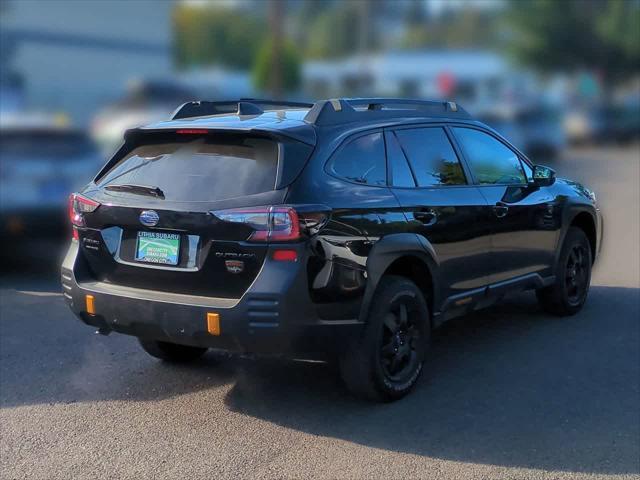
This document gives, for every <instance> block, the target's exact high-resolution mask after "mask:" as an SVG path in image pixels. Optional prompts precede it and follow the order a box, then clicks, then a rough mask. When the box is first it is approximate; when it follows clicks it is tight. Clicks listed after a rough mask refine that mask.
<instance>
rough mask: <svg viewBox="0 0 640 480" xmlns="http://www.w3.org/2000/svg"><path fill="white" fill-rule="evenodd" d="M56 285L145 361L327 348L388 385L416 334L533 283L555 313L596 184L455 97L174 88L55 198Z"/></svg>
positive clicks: (587, 239)
mask: <svg viewBox="0 0 640 480" xmlns="http://www.w3.org/2000/svg"><path fill="white" fill-rule="evenodd" d="M69 216H70V218H71V222H72V224H73V241H72V242H71V246H70V248H69V252H68V253H67V255H66V258H65V259H64V263H63V265H62V286H63V292H64V297H65V298H66V300H67V302H68V304H69V305H70V307H71V309H72V310H73V312H74V313H75V314H76V315H77V316H78V317H79V318H80V319H81V320H82V321H83V322H84V323H86V324H89V325H92V326H94V327H97V328H98V331H99V332H100V333H104V334H107V333H109V332H111V331H115V332H120V333H125V334H129V335H134V336H136V337H138V338H139V340H140V343H141V345H142V347H143V348H144V349H145V350H146V351H147V352H148V353H149V354H151V355H153V356H154V357H158V358H161V359H163V360H167V361H186V360H191V359H194V358H197V357H199V356H200V355H202V354H203V353H204V352H205V351H206V350H207V349H208V348H215V349H221V350H226V351H233V352H240V353H256V354H283V355H287V356H292V357H294V358H328V357H333V358H338V359H339V363H340V368H341V373H342V377H343V379H344V381H345V383H346V385H347V386H348V388H349V389H351V390H352V391H353V392H355V393H357V394H359V395H362V396H365V397H368V398H372V399H377V400H384V401H388V400H393V399H397V398H399V397H402V396H403V395H405V394H406V393H407V392H408V391H409V390H410V389H411V388H412V386H413V385H414V384H415V383H416V380H417V378H418V376H419V375H420V372H421V370H422V368H423V362H424V358H425V353H426V351H427V349H428V345H429V337H430V332H431V331H432V329H433V328H435V327H437V326H438V325H440V324H441V323H442V322H444V321H446V320H448V319H450V318H452V317H455V316H458V315H462V314H464V313H466V312H469V311H471V310H476V309H479V308H482V307H486V306H488V305H491V304H492V303H494V302H495V301H496V300H498V299H500V298H501V297H502V296H503V295H504V294H505V293H507V292H512V291H515V290H524V289H535V290H536V292H537V295H538V298H539V300H540V302H541V304H542V306H543V307H544V308H545V309H546V310H548V311H549V312H552V313H555V314H558V315H572V314H574V313H576V312H578V311H579V310H580V309H581V307H582V305H583V304H584V302H585V299H586V296H587V292H588V289H589V282H590V274H591V266H592V264H593V262H594V260H595V258H596V254H597V253H598V251H599V249H600V245H601V237H602V221H601V217H600V213H599V210H598V207H597V206H596V202H595V196H594V194H593V193H592V192H591V191H589V190H588V189H586V188H584V187H583V186H581V185H579V184H577V183H575V182H571V181H568V180H561V179H556V178H555V175H554V172H553V171H552V170H551V169H549V168H546V167H542V166H537V165H533V164H532V163H531V162H530V161H529V160H528V159H527V158H526V157H525V156H524V155H523V154H522V153H521V152H519V151H518V150H517V149H515V148H514V147H513V146H512V145H510V144H509V142H507V141H506V140H505V139H504V138H502V137H501V136H500V135H499V134H497V133H496V132H495V131H493V130H492V129H490V128H488V127H487V126H485V125H483V124H482V123H480V122H477V121H474V120H473V119H472V118H471V117H470V116H469V115H468V114H467V113H466V112H465V111H464V110H463V109H462V108H461V107H459V106H458V105H456V104H455V103H452V102H426V101H414V100H399V99H336V100H327V101H320V102H317V103H315V104H313V105H311V104H300V103H283V102H271V101H262V100H241V101H235V102H191V103H187V104H185V105H183V106H182V107H180V108H179V109H178V110H177V111H176V113H175V114H174V115H173V118H172V119H171V120H169V121H165V122H160V123H157V124H153V125H150V126H147V127H144V128H137V129H134V130H130V131H128V132H127V133H126V135H125V141H124V143H123V145H122V146H121V148H120V149H119V150H118V151H117V152H116V154H115V155H114V156H113V158H112V159H111V160H110V161H109V162H108V163H107V164H106V165H105V166H104V167H103V169H102V170H101V171H100V172H99V173H98V175H97V176H96V178H95V179H94V180H93V181H92V182H91V183H90V184H89V185H87V186H86V187H85V188H84V189H83V190H82V191H81V192H79V193H75V194H73V195H71V198H70V204H69Z"/></svg>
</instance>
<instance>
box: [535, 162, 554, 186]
mask: <svg viewBox="0 0 640 480" xmlns="http://www.w3.org/2000/svg"><path fill="white" fill-rule="evenodd" d="M555 181H556V172H555V170H554V169H552V168H549V167H545V166H544V165H534V167H533V184H534V185H536V186H538V187H548V186H550V185H553V183H554V182H555Z"/></svg>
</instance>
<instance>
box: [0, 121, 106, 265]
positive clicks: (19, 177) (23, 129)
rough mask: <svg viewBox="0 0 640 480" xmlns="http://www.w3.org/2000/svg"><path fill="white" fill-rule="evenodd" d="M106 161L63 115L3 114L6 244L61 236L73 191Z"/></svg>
mask: <svg viewBox="0 0 640 480" xmlns="http://www.w3.org/2000/svg"><path fill="white" fill-rule="evenodd" d="M103 162H104V160H103V157H102V156H101V155H100V154H99V151H98V149H97V147H96V145H95V144H94V143H93V142H92V140H91V139H90V137H89V135H88V134H87V132H86V131H84V130H81V129H77V128H73V127H71V126H70V125H69V124H68V122H67V120H66V118H65V117H63V116H55V115H44V114H37V115H32V114H29V115H28V114H12V115H8V114H4V115H2V116H0V240H1V241H2V244H5V243H6V242H9V244H11V245H16V244H17V242H21V239H26V238H28V239H37V238H44V237H52V236H58V235H59V234H60V233H62V232H63V231H64V230H65V229H66V228H68V227H67V218H66V207H67V198H68V195H69V192H72V191H74V190H76V189H77V188H78V187H79V186H81V185H83V184H85V183H86V182H87V181H89V180H90V179H91V177H92V176H93V175H94V173H95V172H96V169H97V168H99V167H100V166H101V164H102V163H103ZM10 250H13V248H11V249H10ZM5 253H6V252H5Z"/></svg>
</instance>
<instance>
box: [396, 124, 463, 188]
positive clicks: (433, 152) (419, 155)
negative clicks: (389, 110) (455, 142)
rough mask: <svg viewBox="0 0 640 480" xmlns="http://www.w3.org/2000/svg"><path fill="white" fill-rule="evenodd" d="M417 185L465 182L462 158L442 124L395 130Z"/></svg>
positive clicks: (461, 183)
mask: <svg viewBox="0 0 640 480" xmlns="http://www.w3.org/2000/svg"><path fill="white" fill-rule="evenodd" d="M395 134H396V136H397V137H398V140H399V141H400V145H401V146H402V149H403V151H404V153H405V154H406V156H407V159H408V160H409V163H410V164H411V169H412V170H413V173H414V175H415V176H416V180H417V182H418V185H419V186H421V187H428V186H433V185H464V184H466V183H467V182H466V180H465V177H464V173H463V171H462V166H461V165H460V161H459V160H458V157H457V155H456V153H455V151H454V150H453V147H452V146H451V143H450V142H449V138H448V137H447V134H446V133H445V131H444V129H442V128H440V127H430V128H413V129H410V130H397V131H396V132H395Z"/></svg>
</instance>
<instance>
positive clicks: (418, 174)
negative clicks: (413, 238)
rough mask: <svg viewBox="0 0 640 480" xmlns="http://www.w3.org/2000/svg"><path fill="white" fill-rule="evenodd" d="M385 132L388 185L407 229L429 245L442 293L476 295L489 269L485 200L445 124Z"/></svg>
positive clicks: (462, 300)
mask: <svg viewBox="0 0 640 480" xmlns="http://www.w3.org/2000/svg"><path fill="white" fill-rule="evenodd" d="M385 135H386V143H387V155H388V161H389V166H390V173H391V185H392V187H391V188H392V191H393V193H394V194H395V195H396V197H397V198H398V201H399V202H400V205H401V206H402V209H403V211H404V214H405V216H406V219H407V221H408V222H409V225H410V228H411V231H413V232H415V233H417V234H419V235H421V236H422V237H424V238H425V239H426V240H427V241H428V242H429V243H430V244H431V245H432V246H433V248H434V250H435V253H436V255H437V261H438V262H439V275H440V279H439V280H440V286H441V295H442V298H443V299H447V298H449V302H452V305H453V306H456V304H459V305H460V306H461V305H464V304H467V303H471V302H475V301H476V300H479V299H480V298H482V296H483V293H484V287H485V286H486V285H487V283H488V277H487V275H488V272H489V269H490V258H489V254H490V249H491V243H490V234H491V230H490V227H489V224H488V222H487V218H486V217H487V215H488V209H487V202H486V200H485V199H484V197H483V196H482V195H481V194H480V192H479V191H478V189H477V187H475V186H474V185H472V184H470V182H469V181H468V180H467V177H468V172H466V171H465V166H464V165H463V163H462V162H461V161H460V159H459V157H458V154H457V152H456V150H455V148H454V146H453V145H452V143H451V142H450V139H449V137H448V134H447V132H446V130H445V128H444V127H442V126H424V127H422V126H421V127H410V128H402V129H394V130H388V131H386V132H385ZM469 297H471V298H469ZM450 305H451V303H450Z"/></svg>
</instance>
